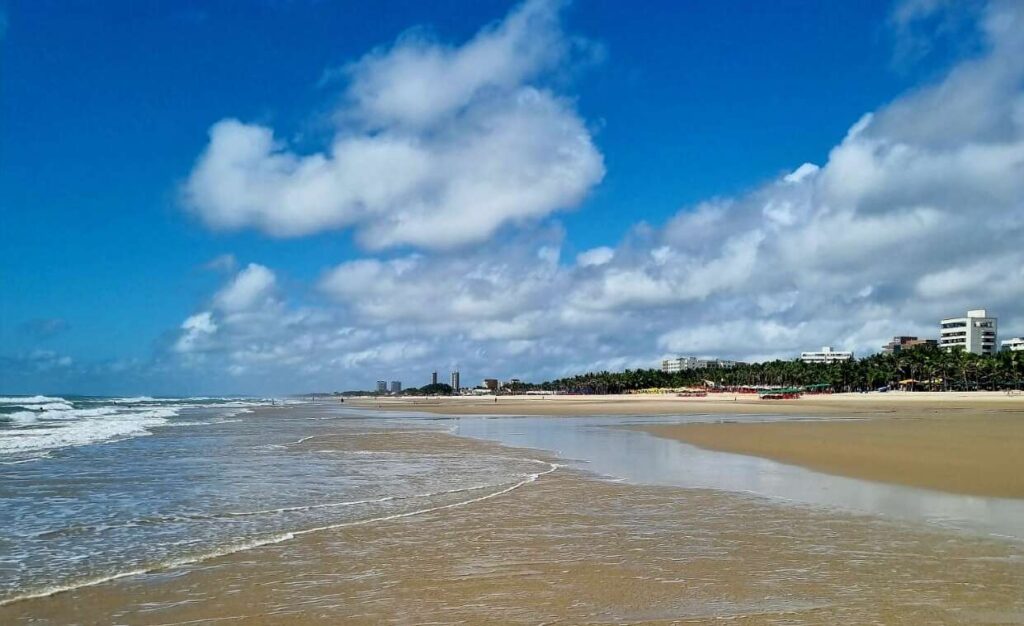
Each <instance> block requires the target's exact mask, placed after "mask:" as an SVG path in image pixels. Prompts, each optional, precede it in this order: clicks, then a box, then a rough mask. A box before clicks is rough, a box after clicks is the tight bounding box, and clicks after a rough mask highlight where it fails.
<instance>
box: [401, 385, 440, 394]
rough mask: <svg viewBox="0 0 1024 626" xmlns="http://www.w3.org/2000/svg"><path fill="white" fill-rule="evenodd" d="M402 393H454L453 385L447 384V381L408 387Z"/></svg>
mask: <svg viewBox="0 0 1024 626" xmlns="http://www.w3.org/2000/svg"><path fill="white" fill-rule="evenodd" d="M402 395H406V396H450V395H452V386H451V385H446V384H445V383H436V384H432V385H423V386H422V387H420V388H419V389H416V388H412V389H406V390H405V391H403V392H402Z"/></svg>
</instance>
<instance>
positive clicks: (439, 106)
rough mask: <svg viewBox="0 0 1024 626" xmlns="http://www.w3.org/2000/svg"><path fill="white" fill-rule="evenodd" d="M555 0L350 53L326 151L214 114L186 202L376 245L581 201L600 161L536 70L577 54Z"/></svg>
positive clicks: (236, 221)
mask: <svg viewBox="0 0 1024 626" xmlns="http://www.w3.org/2000/svg"><path fill="white" fill-rule="evenodd" d="M559 5H560V3H557V2H549V1H546V0H529V1H528V2H526V3H525V4H523V5H521V6H520V7H518V8H517V9H515V10H513V11H512V12H511V13H510V14H509V15H508V16H507V17H506V18H505V19H504V20H503V21H502V22H499V23H497V24H494V25H491V26H488V27H486V28H484V29H483V30H481V31H480V32H479V33H477V35H476V36H475V37H474V38H472V39H471V40H470V41H468V42H466V43H465V44H463V45H462V46H459V47H450V46H446V45H443V44H441V43H439V42H436V41H433V40H431V39H428V38H426V37H423V36H422V35H420V34H418V33H413V34H408V35H406V36H404V37H401V38H399V39H398V41H397V42H396V43H395V44H394V45H393V46H391V47H388V48H383V49H379V50H376V51H373V52H371V53H370V54H368V55H366V56H365V57H363V58H362V59H360V60H359V61H357V62H355V63H353V64H352V65H350V66H349V67H348V68H347V69H346V72H345V73H346V75H347V77H348V79H349V81H348V89H347V91H346V94H345V98H344V99H343V102H344V103H343V105H342V108H341V109H340V110H339V111H338V112H337V115H336V118H337V119H338V123H339V128H338V130H337V134H336V135H335V137H334V139H333V141H332V142H331V144H330V146H329V147H328V148H327V149H326V150H325V151H323V152H317V153H313V154H307V155H301V154H298V153H296V152H294V151H292V150H291V149H290V148H289V147H288V146H287V144H286V143H285V142H283V141H281V140H279V139H276V138H275V136H274V133H273V131H272V130H271V129H270V128H267V127H264V126H259V125H254V124H246V123H243V122H240V121H238V120H234V119H226V120H222V121H220V122H218V123H216V124H215V125H214V126H213V127H212V128H211V130H210V142H209V145H208V146H207V148H206V150H205V151H204V152H203V154H202V155H201V156H200V158H199V160H198V162H197V163H196V165H195V168H194V169H193V171H192V173H191V175H190V177H189V179H188V181H187V183H186V185H185V199H186V202H187V204H188V206H189V207H190V208H191V210H193V211H194V212H195V213H196V214H197V215H198V216H199V217H200V218H201V219H202V220H203V221H204V222H205V223H206V224H208V225H209V226H211V227H213V228H220V229H238V228H244V227H254V228H258V229H260V230H263V231H264V232H266V233H268V234H271V235H274V236H281V237H289V236H301V235H308V234H311V233H316V232H321V231H325V230H330V229H340V228H346V227H355V228H356V229H357V233H358V237H359V240H360V241H361V242H362V243H363V244H364V245H366V246H367V247H370V248H374V249H379V248H386V247H391V246H399V245H413V246H418V247H422V248H428V249H446V248H453V247H457V246H463V245H466V244H470V243H475V242H480V241H484V240H486V239H487V238H489V237H490V236H491V235H493V234H494V233H495V232H496V231H497V230H498V229H499V228H501V227H502V226H503V225H505V224H509V223H512V224H520V223H523V222H526V221H530V220H536V219H540V218H543V217H545V216H547V215H550V214H551V213H553V212H555V211H557V210H560V209H567V208H571V207H574V206H575V205H577V204H579V203H580V202H581V201H582V199H583V198H584V197H585V196H586V194H587V192H588V191H589V190H590V189H591V188H592V187H593V186H594V185H596V184H597V183H598V182H600V180H601V179H602V177H603V176H604V164H603V159H602V156H601V154H600V153H599V152H598V151H597V149H596V147H595V146H594V144H593V142H592V139H591V137H590V133H589V131H588V130H587V128H586V125H585V124H584V122H583V120H582V119H581V118H580V117H579V115H578V114H577V113H576V111H575V108H574V106H573V104H572V103H571V101H570V100H568V99H566V98H563V97H561V96H559V95H557V94H556V93H554V92H552V91H551V90H550V89H548V88H546V87H544V86H543V84H542V81H541V79H542V78H543V77H544V76H545V75H546V74H549V73H550V72H551V70H552V69H554V68H556V67H560V66H561V65H564V64H565V63H568V62H569V61H570V59H569V56H570V51H571V46H570V44H569V39H568V38H567V37H566V36H565V34H564V33H563V32H562V31H561V28H560V24H559V16H558V12H559V8H560V6H559Z"/></svg>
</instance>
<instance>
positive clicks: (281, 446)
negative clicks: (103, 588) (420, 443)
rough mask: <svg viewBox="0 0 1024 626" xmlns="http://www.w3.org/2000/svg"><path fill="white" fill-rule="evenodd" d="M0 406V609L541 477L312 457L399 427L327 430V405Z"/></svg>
mask: <svg viewBox="0 0 1024 626" xmlns="http://www.w3.org/2000/svg"><path fill="white" fill-rule="evenodd" d="M0 403H2V405H0V406H2V407H3V408H2V411H3V413H2V417H0V504H2V507H0V527H2V528H4V533H3V535H2V536H0V602H9V601H11V600H13V599H17V598H23V597H28V596H38V595H46V594H48V593H51V592H53V591H58V590H65V589H73V588H76V587H78V586H82V585H90V584H94V583H96V582H98V581H102V580H108V579H112V578H117V577H123V576H126V575H130V574H132V573H137V572H144V571H149V570H153V569H160V568H165V567H169V566H172V565H185V564H189V563H192V562H197V561H201V560H203V559H207V558H210V557H212V556H216V555H223V554H228V553H231V552H235V551H239V550H244V549H248V548H251V547H254V546H258V545H263V544H266V543H272V542H276V541H282V540H284V539H287V538H288V537H289V536H290V534H291V533H294V532H296V531H300V532H302V531H306V530H308V529H314V528H320V527H323V526H329V525H333V524H341V523H346V522H350V521H356V520H367V519H373V518H378V517H387V516H392V515H401V514H405V513H408V512H410V511H417V510H420V509H423V508H429V507H431V506H437V505H444V504H447V503H450V502H451V501H453V500H452V498H453V497H454V498H456V499H457V498H458V497H459V496H465V499H471V498H475V497H479V496H481V495H487V493H491V492H493V491H498V490H501V489H504V488H507V487H509V486H512V485H515V484H517V482H519V481H522V480H524V479H528V478H529V477H531V476H533V475H535V474H536V473H537V472H538V467H540V468H541V470H540V471H543V469H546V468H547V467H548V466H547V465H538V463H536V462H533V461H530V460H525V461H521V460H516V459H495V458H489V457H484V458H477V457H472V456H460V457H458V458H455V457H450V456H444V455H442V456H437V455H430V454H420V453H415V452H412V451H410V452H408V453H395V452H394V451H385V450H380V451H374V450H373V449H367V446H365V445H354V446H351V447H350V448H346V447H345V446H340V447H339V446H337V445H335V446H332V447H331V449H328V450H317V449H314V448H311V447H310V444H311V443H312V442H313V440H314V439H315V438H316V437H318V436H320V435H325V436H326V435H330V436H331V437H339V436H340V437H342V438H343V439H344V438H348V439H350V440H351V441H359V438H360V437H365V436H367V435H372V434H374V433H376V432H383V431H387V432H400V431H401V430H402V428H403V423H404V422H403V420H400V419H394V420H379V419H358V418H355V419H345V420H343V421H340V420H338V419H337V417H338V415H337V410H336V407H334V406H327V405H308V407H306V408H305V409H304V410H302V411H299V412H294V411H293V412H289V411H287V410H285V407H283V406H282V404H283V403H282V402H281V401H279V400H269V399H247V398H188V399H181V398H148V397H141V398H90V397H44V396H35V397H21V398H19V397H6V398H2V399H0ZM274 406H277V407H279V409H278V410H275V409H274V408H273V407H274ZM417 428H419V429H420V430H422V429H424V428H426V429H429V428H431V424H429V423H428V424H426V425H423V424H420V425H419V426H417ZM438 428H442V427H440V426H438ZM443 428H447V427H443ZM363 441H365V439H364V440H363ZM488 490H490V491H488ZM453 494H454V496H453Z"/></svg>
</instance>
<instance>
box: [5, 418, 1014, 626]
mask: <svg viewBox="0 0 1024 626" xmlns="http://www.w3.org/2000/svg"><path fill="white" fill-rule="evenodd" d="M295 410H301V408H299V409H295ZM290 445H292V446H294V448H295V453H296V454H297V455H299V456H297V458H299V459H300V458H305V457H306V456H307V455H310V454H316V453H317V451H320V452H323V453H328V454H330V453H333V452H336V451H338V450H371V449H372V450H378V451H387V452H388V453H392V454H402V455H411V456H413V457H417V456H420V455H429V456H435V455H442V456H444V457H446V458H451V459H453V460H457V459H460V458H462V459H464V458H471V457H479V456H492V455H493V456H496V457H500V458H504V459H518V458H520V457H523V456H524V455H525V456H527V457H529V458H530V459H534V460H537V461H540V462H543V463H549V462H553V461H554V459H548V457H546V456H545V455H543V454H540V455H537V454H534V452H536V451H534V450H532V449H529V448H509V447H506V446H501V445H497V444H494V443H487V442H482V441H478V440H473V439H468V438H464V437H459V436H456V435H454V434H451V433H448V432H444V431H439V430H431V429H424V430H404V429H403V430H401V431H392V432H388V431H387V430H379V431H368V432H367V433H365V434H362V435H359V436H357V437H353V436H352V435H351V434H350V433H347V432H346V431H344V430H336V431H334V432H331V431H330V430H328V431H326V432H323V433H322V434H319V435H317V436H315V437H309V438H306V439H303V440H301V441H296V442H294V443H293V444H290ZM527 451H529V452H527ZM314 458H315V457H314ZM534 470H535V471H536V473H535V474H531V476H534V477H533V478H532V479H529V480H527V479H525V477H522V478H520V479H519V480H520V481H521V482H519V483H516V484H521V487H518V488H515V489H508V485H499V484H495V485H488V486H487V490H486V492H485V493H483V494H481V495H484V496H486V497H479V496H474V497H472V498H468V497H466V494H451V495H449V496H439V497H440V498H442V499H440V500H438V501H433V500H432V501H431V502H430V503H429V504H428V503H426V502H425V503H423V506H419V507H417V509H416V510H415V511H410V514H407V515H392V516H379V515H378V516H371V517H366V518H362V519H359V520H353V522H348V523H339V524H332V525H327V526H323V527H320V528H309V529H302V528H297V529H292V530H290V531H289V533H290V537H289V538H288V539H286V540H284V541H281V542H277V543H269V544H266V545H261V546H258V547H253V548H251V549H247V550H244V551H238V552H233V553H230V554H224V555H223V556H216V557H213V558H210V559H208V560H206V561H203V562H202V563H201V564H192V565H182V566H172V567H170V568H167V569H156V570H154V571H152V572H151V573H148V574H139V575H132V576H126V577H123V578H119V579H116V580H111V581H108V582H105V583H101V584H96V585H89V586H82V587H77V588H75V589H72V590H69V591H66V592H63V593H59V594H55V595H52V596H47V597H44V598H35V599H25V600H22V601H18V602H15V603H11V604H8V605H6V606H0V621H3V622H5V623H6V622H7V621H10V622H18V621H39V622H44V623H68V622H74V621H83V620H84V621H87V622H90V623H92V622H95V623H108V622H111V623H113V622H124V621H125V620H126V619H129V621H131V622H133V623H139V624H167V623H194V622H206V621H210V622H212V621H233V622H246V623H248V622H251V623H278V622H288V623H295V624H316V623H323V622H324V621H332V622H345V623H382V622H395V621H399V622H408V621H415V622H438V621H445V622H456V621H459V622H464V623H491V622H495V621H501V622H503V623H505V622H507V623H524V624H525V623H551V622H567V623H610V622H617V623H625V622H628V623H650V624H661V623H670V622H671V623H676V622H688V623H689V622H695V623H704V622H710V621H718V620H729V621H732V620H736V621H742V622H744V623H747V622H749V623H755V624H757V623H775V622H778V621H804V622H815V623H821V622H837V621H848V622H855V623H860V622H866V621H872V622H881V623H894V622H914V623H949V622H961V621H964V620H967V621H1014V620H1016V618H1017V617H1019V615H1021V611H1022V610H1024V604H1022V600H1021V598H1020V595H1019V593H1018V590H1019V589H1020V586H1021V583H1022V581H1024V560H1022V558H1021V556H1022V552H1021V550H1022V548H1021V545H1020V544H1016V543H1012V542H1003V541H997V540H993V539H992V538H986V537H976V536H971V535H964V534H961V533H955V532H949V531H946V530H943V529H938V528H929V527H922V526H919V525H915V524H906V523H903V522H900V521H899V520H892V519H883V518H874V517H870V516H863V515H858V514H851V513H844V512H839V511H833V510H827V509H816V508H811V507H802V506H792V505H788V504H785V503H781V502H772V501H765V500H762V499H757V498H750V497H745V496H744V495H743V494H736V493H728V492H720V491H714V490H706V489H687V488H679V487H670V486H650V485H634V484H627V483H620V482H614V481H607V480H602V479H600V478H599V477H597V476H594V475H591V474H589V473H588V472H585V471H579V470H574V469H571V468H567V467H564V466H558V469H557V470H551V471H547V472H544V471H543V468H541V467H537V468H531V470H530V471H534ZM922 580H926V581H928V588H927V590H926V591H922V588H921V584H920V581H922ZM965 581H966V583H967V584H968V585H969V586H967V587H965ZM965 589H966V591H965Z"/></svg>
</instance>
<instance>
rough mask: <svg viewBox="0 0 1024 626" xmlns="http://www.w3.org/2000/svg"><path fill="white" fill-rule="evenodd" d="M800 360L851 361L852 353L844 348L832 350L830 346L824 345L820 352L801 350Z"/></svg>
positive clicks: (822, 361)
mask: <svg viewBox="0 0 1024 626" xmlns="http://www.w3.org/2000/svg"><path fill="white" fill-rule="evenodd" d="M800 360H801V361H803V362H804V363H842V362H843V361H852V360H853V353H852V352H847V351H845V350H833V349H832V346H824V347H822V349H821V351H820V352H801V353H800Z"/></svg>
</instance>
